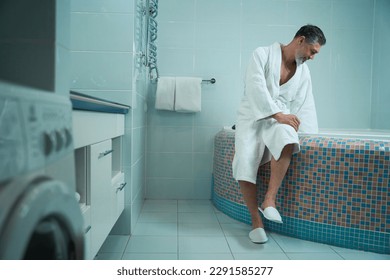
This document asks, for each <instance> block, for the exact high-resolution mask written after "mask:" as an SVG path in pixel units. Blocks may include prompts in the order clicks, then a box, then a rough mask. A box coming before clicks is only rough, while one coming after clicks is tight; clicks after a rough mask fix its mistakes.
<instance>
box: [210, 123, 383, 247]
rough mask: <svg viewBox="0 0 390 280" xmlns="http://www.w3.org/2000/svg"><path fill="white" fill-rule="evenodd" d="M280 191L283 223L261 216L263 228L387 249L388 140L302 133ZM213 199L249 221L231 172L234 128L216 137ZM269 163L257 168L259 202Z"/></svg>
mask: <svg viewBox="0 0 390 280" xmlns="http://www.w3.org/2000/svg"><path fill="white" fill-rule="evenodd" d="M300 143H301V152H300V153H299V154H297V155H294V156H293V158H292V162H291V165H290V168H289V170H288V171H287V175H286V177H285V180H284V181H283V184H282V186H281V188H280V190H279V193H278V199H277V206H278V210H279V212H280V214H281V215H282V217H283V222H284V223H283V224H276V223H272V222H269V221H267V220H265V219H263V221H264V224H265V227H266V229H267V230H271V231H274V232H278V233H282V234H285V235H289V236H293V237H298V238H301V239H306V240H311V241H315V242H321V243H327V244H331V245H335V246H340V247H345V248H351V249H359V250H365V251H372V252H377V253H385V254H390V174H389V172H390V142H389V141H385V140H369V139H364V140H363V139H352V138H339V137H324V136H315V135H311V136H310V135H309V136H300ZM214 153H215V154H214V171H213V173H214V174H213V175H214V187H213V201H214V203H215V205H216V207H217V208H218V209H220V210H221V211H222V212H224V213H225V214H227V215H229V216H231V217H232V218H235V219H237V220H240V221H243V222H245V223H248V224H250V215H249V212H248V211H247V208H246V206H245V203H244V201H243V197H242V195H241V192H240V190H239V187H238V183H237V182H236V181H235V180H234V179H233V177H232V168H231V165H232V160H233V155H234V131H229V130H222V131H221V132H219V133H218V134H217V135H216V137H215V151H214ZM269 176H270V166H269V164H266V165H264V166H262V167H260V168H259V173H258V178H257V182H258V183H257V184H258V186H259V188H258V190H259V191H258V200H259V204H261V202H262V201H263V198H264V194H265V191H266V187H267V185H268V180H269Z"/></svg>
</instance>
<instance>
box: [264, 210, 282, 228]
mask: <svg viewBox="0 0 390 280" xmlns="http://www.w3.org/2000/svg"><path fill="white" fill-rule="evenodd" d="M259 211H260V212H261V213H262V214H263V215H264V217H265V218H266V219H267V220H270V221H271V222H275V223H279V224H282V223H283V221H282V217H281V216H280V214H279V212H278V210H276V208H275V207H272V206H269V207H267V208H265V209H264V210H263V209H261V208H260V207H259Z"/></svg>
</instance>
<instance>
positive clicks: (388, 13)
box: [371, 0, 390, 129]
mask: <svg viewBox="0 0 390 280" xmlns="http://www.w3.org/2000/svg"><path fill="white" fill-rule="evenodd" d="M389 26H390V1H388V0H376V6H375V30H374V51H373V52H374V60H373V85H372V105H371V112H372V122H371V127H372V128H376V129H390V122H389V120H390V110H389V104H390V83H389V82H388V80H387V79H388V76H389V63H390V52H389V50H390V36H389Z"/></svg>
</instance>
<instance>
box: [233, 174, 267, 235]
mask: <svg viewBox="0 0 390 280" xmlns="http://www.w3.org/2000/svg"><path fill="white" fill-rule="evenodd" d="M238 183H239V184H240V189H241V193H242V194H243V197H244V201H245V203H246V206H247V207H248V210H249V213H250V215H251V219H252V228H253V229H255V228H264V225H263V221H262V219H261V217H260V214H259V210H258V207H259V206H258V201H257V187H256V185H255V184H253V183H250V182H247V181H239V182H238Z"/></svg>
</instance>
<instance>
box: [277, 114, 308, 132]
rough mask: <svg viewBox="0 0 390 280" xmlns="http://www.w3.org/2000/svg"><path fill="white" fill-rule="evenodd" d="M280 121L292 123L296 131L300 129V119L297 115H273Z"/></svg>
mask: <svg viewBox="0 0 390 280" xmlns="http://www.w3.org/2000/svg"><path fill="white" fill-rule="evenodd" d="M272 117H273V118H274V119H275V120H276V121H277V122H278V123H283V124H288V125H291V126H292V127H293V128H294V129H295V131H298V129H299V125H300V123H301V122H300V121H299V119H298V117H297V116H295V115H291V114H283V113H276V114H275V115H273V116H272Z"/></svg>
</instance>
